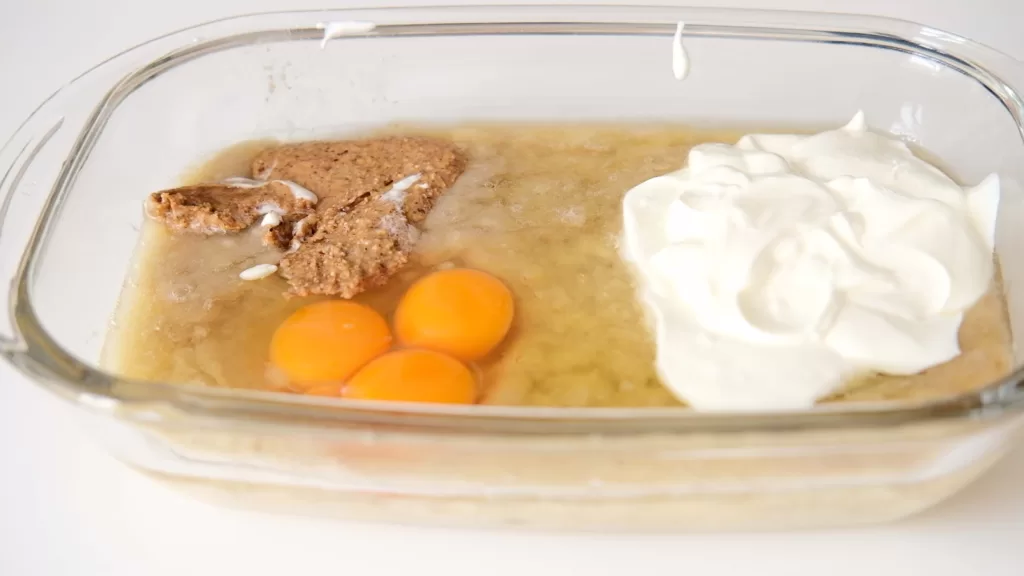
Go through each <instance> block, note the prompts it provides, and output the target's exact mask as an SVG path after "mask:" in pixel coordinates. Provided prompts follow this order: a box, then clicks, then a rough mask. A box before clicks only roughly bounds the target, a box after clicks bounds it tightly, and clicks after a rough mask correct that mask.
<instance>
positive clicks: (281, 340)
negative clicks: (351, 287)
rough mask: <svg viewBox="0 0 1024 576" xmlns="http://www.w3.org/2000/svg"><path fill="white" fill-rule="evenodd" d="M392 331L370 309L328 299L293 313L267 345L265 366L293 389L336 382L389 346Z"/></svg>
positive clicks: (381, 318) (382, 319) (278, 328)
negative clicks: (280, 374)
mask: <svg viewBox="0 0 1024 576" xmlns="http://www.w3.org/2000/svg"><path fill="white" fill-rule="evenodd" d="M391 340H392V338H391V331H390V330H389V329H388V323H387V321H385V320H384V318H383V317H382V316H381V315H380V314H378V313H377V312H376V311H374V310H373V309H372V308H369V307H367V306H363V305H362V304H356V303H355V302H345V301H341V300H330V301H326V302H317V303H316V304H310V305H308V306H304V307H302V308H299V309H298V310H296V311H295V312H294V313H293V314H292V315H291V316H289V317H288V318H287V319H285V321H284V322H282V323H281V325H280V326H278V327H277V331H276V332H274V337H273V339H272V340H271V341H270V362H271V363H272V364H273V365H274V366H276V367H277V368H279V369H280V370H281V371H283V372H284V373H285V374H286V375H287V376H288V379H289V380H290V381H291V382H292V383H293V384H295V385H297V386H306V387H308V386H310V385H313V384H318V383H325V382H340V381H341V380H344V379H345V378H348V377H349V376H351V375H352V374H354V373H355V371H356V370H358V369H359V368H360V367H362V366H363V365H364V364H366V363H367V362H369V361H370V360H373V359H374V358H375V357H377V356H378V355H380V354H383V353H384V352H386V351H387V350H388V348H390V347H391Z"/></svg>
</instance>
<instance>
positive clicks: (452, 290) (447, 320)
mask: <svg viewBox="0 0 1024 576" xmlns="http://www.w3.org/2000/svg"><path fill="white" fill-rule="evenodd" d="M513 309H514V305H513V302H512V293H511V292H510V291H509V289H508V288H507V287H506V286H505V285H504V284H503V283H502V282H501V280H498V279H497V278H495V277H494V276H491V275H490V274H487V273H484V272H480V271H479V270H469V269H465V268H459V269H454V270H442V271H440V272H434V273H433V274H430V275H428V276H425V277H423V278H421V279H420V280H418V281H417V282H416V283H415V284H413V285H412V286H411V287H410V288H409V291H408V292H406V293H405V296H403V297H402V300H401V301H400V302H399V303H398V309H397V310H396V311H395V334H396V335H397V336H398V339H399V340H400V341H401V342H402V343H403V344H405V345H407V346H413V347H417V348H426V349H429V350H437V351H438V352H444V353H446V354H451V355H452V356H455V357H456V358H459V359H461V360H467V361H469V360H477V359H479V358H482V357H483V356H486V355H487V353H488V352H490V351H491V350H493V349H494V348H495V347H496V346H497V345H498V344H500V343H501V341H502V340H503V339H504V338H505V335H506V334H507V333H508V330H509V327H510V326H511V325H512V315H513Z"/></svg>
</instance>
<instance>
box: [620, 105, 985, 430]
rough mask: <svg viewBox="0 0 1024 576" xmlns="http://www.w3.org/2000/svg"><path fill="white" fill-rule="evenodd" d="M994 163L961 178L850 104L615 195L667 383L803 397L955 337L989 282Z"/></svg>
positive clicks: (751, 398)
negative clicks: (850, 114) (831, 123)
mask: <svg viewBox="0 0 1024 576" xmlns="http://www.w3.org/2000/svg"><path fill="white" fill-rule="evenodd" d="M998 203H999V181H998V178H997V177H996V176H995V175H994V174H993V175H991V176H989V177H988V178H986V179H985V180H984V181H983V182H982V183H981V184H979V185H978V186H976V187H974V188H972V189H966V190H965V189H964V188H961V187H960V186H959V185H957V184H956V183H955V182H954V181H953V180H951V179H950V178H949V177H948V176H946V175H945V174H943V173H942V172H941V171H939V170H938V169H937V168H935V167H934V166H932V165H930V164H928V163H927V162H925V161H923V160H921V159H919V158H917V157H915V156H914V155H913V153H912V152H911V151H910V149H909V148H908V147H907V146H906V144H904V143H903V142H901V141H899V140H896V139H893V138H890V137H888V136H883V135H880V134H876V133H873V132H871V131H869V130H868V129H867V127H866V125H865V122H864V117H863V114H861V113H859V112H858V113H857V115H856V116H855V117H854V118H853V120H852V121H851V122H850V123H849V124H848V125H846V126H845V127H843V128H841V129H838V130H832V131H828V132H823V133H820V134H815V135H813V136H796V135H748V136H744V137H743V138H742V139H740V141H739V142H738V143H737V144H736V145H735V146H730V145H726V144H702V145H698V146H695V147H694V148H693V149H692V150H691V151H690V154H689V158H688V163H687V166H686V167H685V168H683V169H682V170H679V171H677V172H673V173H671V174H667V175H665V176H659V177H657V178H653V179H651V180H648V181H646V182H644V183H642V184H640V185H639V186H637V187H635V188H633V189H632V190H630V191H629V193H628V194H627V195H626V197H625V200H624V201H623V216H624V239H623V253H624V257H625V258H626V259H627V260H628V261H629V262H631V263H632V264H633V265H634V267H635V269H636V272H637V276H638V280H639V284H640V291H641V298H642V301H643V303H644V306H645V308H646V309H647V311H648V312H649V314H650V316H651V319H652V321H653V323H654V329H655V332H656V340H657V367H658V371H659V373H660V375H661V378H662V380H663V381H664V383H665V385H666V386H668V387H669V388H670V389H671V390H672V392H673V393H675V394H676V395H677V396H678V397H679V398H680V399H682V400H684V401H686V402H687V403H689V404H690V405H691V406H693V407H694V408H696V409H698V410H787V409H803V408H807V407H810V406H811V405H813V403H814V402H815V401H816V400H817V399H819V398H821V397H822V396H825V395H827V394H828V393H830V392H832V391H834V390H836V389H837V388H839V387H840V386H841V385H842V384H843V383H844V382H845V381H847V380H848V379H849V378H850V377H852V376H855V375H857V374H861V373H870V372H882V373H888V374H913V373H916V372H920V371H921V370H924V369H926V368H929V367H931V366H935V365H936V364H940V363H942V362H945V361H948V360H950V359H952V358H953V357H955V356H956V355H958V354H959V353H960V349H959V344H958V341H957V332H958V330H959V328H960V323H961V321H962V320H963V313H964V311H965V310H966V309H967V308H969V307H970V306H971V305H973V304H974V303H975V302H977V300H978V299H979V298H980V297H981V296H982V295H984V293H985V292H986V291H987V290H988V289H989V286H990V283H991V281H992V275H993V265H994V262H993V243H994V234H995V217H996V209H997V207H998Z"/></svg>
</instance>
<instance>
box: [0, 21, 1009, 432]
mask: <svg viewBox="0 0 1024 576" xmlns="http://www.w3.org/2000/svg"><path fill="white" fill-rule="evenodd" d="M549 14H550V15H551V16H555V15H557V16H559V19H558V20H555V21H546V20H545V18H550V16H548V15H549ZM413 15H415V16H419V18H418V19H417V18H413V20H423V15H430V16H433V18H432V19H428V21H426V22H424V21H414V22H412V23H402V18H401V17H402V16H413ZM460 15H461V16H463V18H461V19H460V18H455V16H460ZM467 15H468V16H467ZM306 16H308V17H309V25H303V26H299V27H295V26H291V27H289V26H287V25H285V26H284V27H282V26H281V25H280V24H278V25H276V26H275V25H274V22H275V21H277V20H278V19H287V18H290V17H296V18H298V17H306ZM331 16H338V17H333V18H332V17H331ZM373 16H377V18H374V17H373ZM396 16H397V17H399V22H398V23H392V22H391V20H394V19H395V17H396ZM445 16H447V17H448V19H447V20H446V19H442V18H443V17H445ZM381 17H384V18H383V19H382V18H381ZM499 17H501V18H500V19H497V18H499ZM624 17H628V18H627V19H624ZM318 18H319V21H320V22H326V21H336V20H371V21H374V22H377V23H378V26H377V28H375V29H374V30H373V31H368V32H365V33H362V34H358V35H355V37H366V36H384V37H395V36H432V37H436V36H456V35H480V34H538V33H543V34H589V35H664V36H670V35H671V34H672V33H673V32H674V28H675V23H676V21H678V20H685V21H686V22H687V26H686V29H685V35H686V36H704V37H724V38H736V39H741V38H747V39H750V38H755V39H765V40H773V39H774V40H790V41H801V42H809V43H838V44H848V45H857V46H862V47H869V48H881V49H889V50H895V51H900V52H904V53H909V54H915V55H918V56H922V57H926V58H928V59H930V60H933V61H936V62H938V63H939V64H941V65H943V66H946V67H948V68H951V69H953V70H956V71H958V72H960V73H962V74H965V75H967V76H968V77H969V78H971V79H972V80H974V81H976V82H979V83H980V84H982V85H983V86H984V87H985V88H986V89H988V91H989V92H990V93H992V94H993V95H994V96H995V97H996V98H997V99H998V100H999V101H1000V102H1001V103H1002V104H1003V106H1004V107H1005V109H1006V110H1007V112H1008V113H1009V114H1010V116H1011V118H1012V119H1013V121H1014V122H1015V124H1016V125H1017V128H1018V132H1020V133H1021V134H1022V137H1024V124H1022V121H1021V118H1022V116H1024V103H1022V101H1021V98H1020V97H1019V96H1018V95H1017V92H1016V91H1015V90H1014V88H1013V87H1012V86H1011V85H1010V84H1008V83H1007V82H1006V81H1005V80H1004V79H1003V78H1002V77H1000V76H999V75H997V74H995V73H993V72H992V70H991V68H992V67H996V66H997V65H998V66H999V67H1003V68H1006V69H1007V71H1012V72H1015V73H1016V72H1021V71H1022V70H1024V66H1022V65H1021V64H1020V63H1019V62H1017V61H1015V60H1013V59H1012V58H1010V57H1009V56H1006V55H1004V54H1002V53H1000V52H998V51H996V50H993V49H991V48H988V47H986V46H983V45H981V44H979V43H976V42H973V41H971V40H967V39H965V38H962V37H959V36H957V35H954V34H950V33H947V32H943V31H940V30H936V29H933V28H930V27H927V26H923V25H920V24H916V23H913V22H909V21H905V20H896V19H891V18H884V17H875V16H860V15H847V14H829V13H818V12H792V11H771V10H746V9H732V8H723V9H719V8H686V7H669V6H628V5H617V6H616V5H533V6H531V5H517V6H506V5H486V6H436V7H401V6H387V7H374V8H349V9H342V10H312V11H307V10H298V11H279V12H265V13H256V14H246V15H239V16H232V17H227V18H221V19H217V20H212V21H209V22H205V23H202V24H197V25H195V26H190V27H187V28H184V29H181V30H178V31H176V32H172V33H169V34H166V35H164V36H160V37H157V38H154V39H152V40H149V41H147V42H144V43H141V44H139V45H137V46H135V47H132V48H130V49H128V50H125V51H123V52H121V53H120V54H118V55H116V56H114V57H111V58H109V59H107V60H105V61H104V62H102V63H100V64H98V65H96V66H95V67H93V68H91V69H90V70H88V71H86V72H85V73H83V74H81V75H80V76H78V77H77V78H76V79H75V80H73V81H72V82H70V83H69V84H67V85H65V86H64V87H63V88H61V89H60V90H58V91H57V92H56V93H54V95H52V96H51V97H50V98H48V99H47V100H46V101H44V103H43V104H42V105H41V106H40V107H39V108H38V109H37V110H36V112H34V113H33V115H32V116H30V117H29V119H28V120H26V121H25V123H24V124H22V126H21V127H20V128H19V129H18V132H16V133H15V136H14V137H12V139H11V140H10V141H9V142H8V144H7V145H6V146H5V148H4V151H3V154H2V155H0V156H5V155H7V153H9V152H10V149H11V147H12V146H14V145H16V144H17V143H18V142H17V140H18V138H17V136H18V135H19V133H21V132H22V131H23V130H25V129H26V127H27V126H28V125H29V124H30V121H31V120H32V119H33V118H34V117H36V116H38V115H39V114H40V112H41V111H42V110H44V109H45V108H46V106H47V104H48V103H49V102H50V101H52V100H54V99H55V98H56V97H57V96H58V95H60V94H61V93H62V92H66V91H68V90H69V89H71V88H72V87H73V86H75V85H76V83H78V82H80V81H83V80H85V79H87V78H88V77H89V76H90V75H91V74H94V73H97V72H98V71H100V70H101V69H103V68H104V67H105V66H107V65H109V64H111V63H113V62H116V61H117V60H118V59H121V58H125V57H128V56H130V55H132V54H133V53H137V52H140V51H143V50H145V49H147V48H150V47H153V46H156V45H157V43H159V42H163V41H167V40H174V39H179V38H180V40H181V42H179V43H177V46H176V48H174V49H172V50H170V51H169V52H167V53H165V54H163V55H162V56H159V57H157V58H156V59H154V60H152V61H150V62H149V63H147V64H145V65H143V66H141V67H138V68H135V69H133V70H131V71H130V72H128V73H127V74H126V75H124V76H123V77H122V78H121V80H120V81H119V82H117V83H116V84H115V85H114V86H113V87H112V88H111V89H110V90H109V91H108V92H107V93H106V95H105V96H104V97H103V98H102V99H101V100H100V102H99V103H98V104H97V105H96V107H95V108H94V109H93V111H92V113H91V115H90V117H89V120H88V121H87V122H86V124H85V127H84V128H83V130H82V131H81V133H80V134H79V135H78V137H77V140H76V142H75V144H74V145H73V147H72V148H71V151H70V153H69V154H68V156H67V157H66V158H65V160H64V162H63V163H62V166H61V169H60V172H59V175H58V176H57V178H56V181H55V183H54V185H53V187H52V188H51V190H50V191H49V194H48V196H47V198H46V200H45V202H44V204H43V207H42V208H41V209H40V211H39V213H38V214H37V215H36V217H37V218H38V220H37V222H36V226H35V227H34V230H33V232H32V234H31V236H30V238H29V241H28V244H27V246H26V247H25V248H24V251H23V253H22V256H21V260H20V263H19V265H18V267H17V271H16V273H15V276H14V278H13V279H12V284H11V286H12V287H13V289H12V290H11V295H10V303H9V305H10V309H11V315H10V316H11V321H12V324H13V326H12V329H13V331H14V335H15V339H13V340H11V341H6V342H5V341H4V339H3V338H2V337H0V355H2V356H4V357H5V358H7V359H8V360H9V361H11V363H12V364H14V365H15V366H16V367H18V368H20V369H21V370H22V371H24V372H25V373H26V374H27V375H28V376H29V378H30V379H38V380H39V381H40V382H41V383H43V384H44V385H47V386H48V387H49V388H50V389H51V390H53V391H54V392H56V393H58V394H59V395H61V396H63V397H65V398H67V399H70V400H72V401H74V402H76V403H77V404H78V405H79V406H82V407H85V408H87V409H91V410H100V411H103V412H110V413H116V414H117V415H118V416H119V417H122V418H126V419H129V420H136V421H148V422H153V421H154V419H156V420H162V419H165V418H168V417H169V416H170V412H167V411H166V410H163V409H162V408H171V409H173V410H174V411H177V412H180V413H183V414H184V415H185V416H187V417H206V418H213V419H215V420H220V421H238V420H240V419H245V420H247V421H261V422H266V423H278V424H283V423H287V424H289V425H298V426H303V425H307V426H308V425H314V424H315V423H320V424H323V423H328V422H333V423H341V424H347V425H380V426H388V427H396V428H399V429H406V430H412V431H417V430H419V431H426V430H435V431H436V430H446V431H460V432H476V433H503V434H509V433H512V434H530V435H534V434H593V433H622V434H634V433H663V432H673V431H680V432H682V431H691V432H726V431H736V432H749V431H753V430H785V429H794V428H798V429H818V428H835V427H844V428H848V427H856V428H862V427H878V426H894V425H904V424H908V423H920V422H924V421H934V420H940V419H956V418H981V417H994V416H997V415H1002V414H1006V413H1015V412H1019V411H1020V410H1021V409H1022V408H1024V366H1021V367H1017V368H1016V369H1015V370H1014V371H1013V372H1011V373H1010V374H1009V375H1007V376H1005V377H1004V378H1002V379H1000V380H998V381H995V382H993V383H990V384H989V385H987V386H985V387H983V388H982V389H979V390H976V391H972V392H966V393H962V394H959V395H955V396H951V397H947V398H940V399H934V400H927V401H918V402H906V401H889V402H871V403H850V404H845V405H844V404H840V403H837V404H824V405H818V406H815V407H814V408H812V409H809V410H803V411H796V412H757V413H749V412H741V413H708V412H696V411H693V410H691V409H688V408H682V407H680V408H556V407H550V408H544V407H528V406H526V407H506V406H468V407H466V406H440V405H421V404H396V403H377V402H356V401H345V400H334V399H322V398H308V397H303V396H296V395H288V394H283V393H270V392H259V391H248V390H222V389H217V388H209V387H199V386H195V387H193V386H182V385H173V384H167V383H159V382H142V381H134V380H130V379H125V378H120V377H117V376H114V375H112V374H109V373H107V372H105V371H104V370H102V369H100V368H97V367H93V366H90V365H89V364H87V363H85V362H82V361H80V360H78V358H76V357H75V356H74V355H73V354H71V353H69V352H67V351H66V350H64V349H63V347H62V346H61V345H60V344H59V343H58V342H57V341H56V339H54V338H53V337H51V336H50V334H49V333H48V332H47V331H46V330H45V328H43V326H42V324H41V323H40V321H39V319H38V317H37V316H36V315H35V313H34V310H33V303H32V299H31V282H32V278H33V276H34V272H35V267H36V264H37V262H38V260H39V259H40V257H41V256H42V254H43V253H44V251H45V248H46V245H47V240H48V237H49V231H50V230H51V229H52V224H53V223H54V221H55V218H54V216H55V215H56V213H57V211H58V210H59V208H60V206H61V204H62V201H63V198H64V197H65V196H66V195H67V193H68V192H69V190H70V189H71V188H72V186H73V184H74V180H75V177H76V175H77V172H78V170H79V169H80V168H81V166H82V165H83V164H84V162H85V161H86V160H87V159H88V157H89V153H90V152H91V147H92V144H93V143H94V142H95V141H96V139H97V137H98V135H99V134H100V133H101V132H102V130H103V129H104V127H105V124H106V121H107V120H108V119H109V117H110V116H111V115H112V114H113V112H114V110H115V109H116V108H117V106H118V105H119V104H120V102H122V101H123V100H124V99H125V98H126V97H127V96H128V95H130V94H131V93H132V92H134V90H136V89H138V88H139V87H141V86H142V85H143V84H144V83H145V82H147V81H149V80H151V79H153V78H155V77H156V76H158V75H159V74H161V73H162V72H164V71H166V70H168V69H170V68H172V67H174V66H177V65H180V64H183V63H186V62H188V61H189V60H191V59H193V58H197V57H201V56H203V55H206V54H209V53H213V52H216V51H220V50H225V49H228V48H234V47H239V46H243V45H250V44H255V43H265V42H277V41H295V40H320V39H321V38H322V37H323V31H322V29H319V28H317V27H316V26H313V25H311V24H313V23H314V22H316V21H317V19H318ZM538 18H539V19H538ZM405 19H408V18H405ZM496 19H497V20H496ZM709 21H710V22H711V23H707V22H709ZM236 25H237V26H236ZM221 27H223V28H232V27H236V28H240V29H239V30H235V31H228V30H225V31H224V32H220V33H219V34H216V33H215V34H206V35H203V34H201V33H203V32H209V31H212V32H218V30H217V29H218V28H221ZM913 32H918V33H921V36H924V39H922V38H921V37H912V36H911V33H913ZM199 38H205V39H203V40H200V39H199ZM967 53H971V54H967ZM971 56H973V58H972V57H971ZM986 64H987V65H986ZM59 125H60V124H59V123H58V124H57V125H55V126H52V127H51V128H50V130H49V131H48V132H46V133H45V134H42V135H41V136H39V137H38V138H36V139H35V140H36V144H35V146H34V147H30V146H28V143H27V144H26V147H25V149H22V150H21V151H20V152H18V156H19V157H25V156H26V154H27V160H26V162H25V164H24V166H27V165H28V163H30V162H31V160H32V157H33V156H34V155H35V153H36V152H38V150H39V149H41V147H42V146H43V145H45V143H46V141H47V140H48V139H49V137H50V136H52V135H53V133H54V132H55V131H56V130H57V128H58V127H59ZM10 168H11V169H10V170H8V172H7V174H6V175H5V176H4V177H3V180H4V181H7V182H8V185H3V182H2V181H0V190H4V189H8V192H9V193H8V197H7V198H4V199H3V200H2V203H0V224H2V222H3V220H4V217H5V216H6V212H7V209H8V208H9V201H10V196H13V194H11V193H10V191H11V190H13V189H14V188H15V187H16V186H17V183H18V180H20V178H21V176H23V174H24V168H23V169H22V170H21V171H15V170H13V168H14V166H13V165H12V166H11V167H10Z"/></svg>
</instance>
